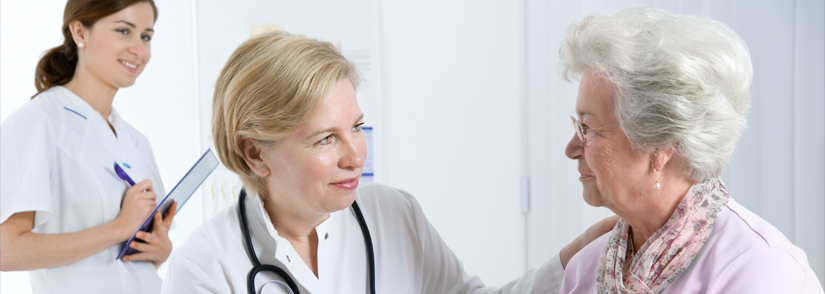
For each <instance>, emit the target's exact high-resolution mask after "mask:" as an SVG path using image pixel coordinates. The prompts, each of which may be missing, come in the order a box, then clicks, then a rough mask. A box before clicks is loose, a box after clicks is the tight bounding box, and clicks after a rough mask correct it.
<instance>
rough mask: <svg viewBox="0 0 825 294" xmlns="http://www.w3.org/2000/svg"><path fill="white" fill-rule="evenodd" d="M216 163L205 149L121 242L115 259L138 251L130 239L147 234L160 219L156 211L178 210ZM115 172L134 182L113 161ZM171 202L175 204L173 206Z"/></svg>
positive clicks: (165, 213)
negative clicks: (129, 236) (178, 180)
mask: <svg viewBox="0 0 825 294" xmlns="http://www.w3.org/2000/svg"><path fill="white" fill-rule="evenodd" d="M218 163H219V162H218V159H217V158H216V157H215V155H214V154H213V153H212V150H211V149H209V150H206V153H204V154H203V156H201V158H200V159H199V160H198V162H196V163H195V165H194V166H193V167H192V168H191V169H190V170H189V172H187V173H186V175H185V176H184V177H183V179H181V180H180V182H178V184H177V185H175V188H172V191H171V192H169V194H168V195H166V197H165V198H163V201H161V202H160V204H158V205H157V207H155V210H154V211H152V213H151V214H150V215H149V217H147V218H146V220H145V221H144V222H143V225H141V226H140V228H139V229H138V230H137V231H136V232H135V234H133V235H132V237H131V238H129V240H127V241H126V242H125V243H124V244H123V247H122V249H121V251H120V254H118V256H117V257H116V258H115V259H120V258H121V257H123V256H124V255H131V254H135V253H138V252H139V251H137V250H135V249H134V248H131V247H129V244H130V243H131V242H132V241H135V239H139V238H138V236H137V235H138V234H141V235H142V234H148V233H146V232H149V231H150V230H151V228H152V224H153V222H154V221H155V219H160V217H159V216H156V214H157V212H159V211H160V212H161V213H162V215H163V216H166V215H167V214H168V213H169V211H170V209H172V208H174V209H175V211H174V212H173V213H176V212H177V211H180V209H181V208H182V207H183V205H184V204H186V201H187V200H189V197H190V196H192V194H193V193H195V190H197V189H198V187H199V186H200V185H201V183H203V181H204V180H206V178H207V177H208V176H209V174H210V173H212V171H213V170H214V169H215V167H217V166H218ZM115 172H116V173H117V174H118V176H119V177H120V178H121V179H123V180H124V181H126V182H129V183H130V184H134V181H132V180H131V179H130V178H129V177H128V175H126V173H125V172H124V171H123V169H121V168H120V166H119V165H117V163H115ZM173 203H174V204H175V205H174V207H173ZM141 232H143V233H141Z"/></svg>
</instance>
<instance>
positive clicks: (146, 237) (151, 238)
mask: <svg viewBox="0 0 825 294" xmlns="http://www.w3.org/2000/svg"><path fill="white" fill-rule="evenodd" d="M135 237H136V238H138V239H140V240H142V241H143V242H146V243H138V244H141V245H146V244H154V243H155V242H157V239H158V238H157V236H155V234H150V233H147V232H138V233H137V234H136V236H135ZM141 251H143V250H141Z"/></svg>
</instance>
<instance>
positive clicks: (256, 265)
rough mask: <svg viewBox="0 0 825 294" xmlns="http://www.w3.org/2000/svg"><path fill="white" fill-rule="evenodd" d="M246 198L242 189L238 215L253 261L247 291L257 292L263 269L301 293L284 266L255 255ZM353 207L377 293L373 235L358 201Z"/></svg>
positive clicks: (371, 279) (373, 292) (250, 293)
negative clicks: (259, 274)
mask: <svg viewBox="0 0 825 294" xmlns="http://www.w3.org/2000/svg"><path fill="white" fill-rule="evenodd" d="M245 199H246V191H245V190H244V189H241V193H240V195H239V197H238V215H239V217H240V219H241V221H240V225H241V232H242V233H243V238H244V241H245V242H244V243H246V244H245V245H246V254H247V255H248V256H249V260H250V261H251V262H252V270H250V271H249V274H248V275H247V277H246V289H247V293H249V294H254V293H255V276H256V275H258V273H259V272H262V271H271V272H274V273H276V274H278V275H279V276H281V278H282V279H284V281H286V284H287V285H288V286H289V289H290V290H292V293H294V294H300V293H301V292H300V290H298V285H297V284H295V281H294V280H293V279H292V277H291V276H290V275H289V273H287V272H286V271H284V270H283V269H282V268H280V267H277V266H274V265H271V264H261V262H260V261H259V260H258V256H257V255H255V248H254V247H253V246H252V237H251V236H250V234H249V227H248V225H247V222H246V220H247V219H246V203H244V200H245ZM352 209H353V211H355V217H356V219H357V220H358V224H359V225H360V226H361V233H362V234H363V235H364V244H365V245H366V247H367V248H366V249H367V261H368V262H369V275H370V285H369V286H370V294H375V253H374V251H373V247H372V237H371V236H370V230H369V228H368V227H367V222H366V220H365V219H364V214H362V213H361V208H360V207H358V203H356V202H355V201H353V202H352Z"/></svg>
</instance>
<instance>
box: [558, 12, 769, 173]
mask: <svg viewBox="0 0 825 294" xmlns="http://www.w3.org/2000/svg"><path fill="white" fill-rule="evenodd" d="M559 55H560V56H561V60H562V70H563V74H564V77H565V79H567V80H568V81H570V80H571V79H580V78H581V76H582V75H583V74H584V73H585V72H588V71H595V72H596V73H598V74H600V75H601V76H602V77H604V78H605V79H607V80H608V81H609V82H610V83H611V84H612V85H613V87H614V89H615V91H616V98H615V99H616V103H615V105H616V108H615V111H614V113H615V115H616V118H617V119H618V121H619V123H620V125H621V128H622V130H623V131H624V132H625V134H626V135H627V137H628V138H629V139H630V143H631V145H632V146H633V147H634V148H636V149H641V150H646V151H654V150H656V148H659V147H662V146H664V145H667V144H675V146H676V150H677V155H679V156H682V158H684V159H685V161H686V162H687V165H686V166H685V171H684V172H685V175H686V176H687V177H689V178H691V179H694V180H703V179H706V178H709V177H718V176H719V175H721V173H722V171H723V170H724V169H725V167H726V166H727V164H728V161H729V160H730V156H731V154H732V153H733V150H734V149H735V147H736V142H737V141H738V140H739V137H740V136H741V135H742V132H743V131H744V130H745V127H746V125H747V116H748V112H749V111H750V85H751V80H752V77H753V66H752V65H751V61H750V54H749V53H748V48H747V45H745V42H744V41H743V40H742V38H740V37H739V36H738V35H737V34H736V33H735V32H734V31H733V30H732V29H730V28H729V27H728V26H726V25H724V24H722V23H720V22H717V21H714V20H711V19H708V18H705V17H699V16H686V15H675V14H672V13H670V12H667V11H665V10H663V9H658V8H628V9H624V10H622V11H619V12H618V13H616V14H613V15H611V16H603V15H597V14H593V15H590V16H588V17H586V18H585V19H584V20H582V21H581V22H578V23H573V24H572V25H571V26H570V27H569V28H568V29H567V34H566V36H565V40H564V42H563V43H562V45H561V49H560V50H559Z"/></svg>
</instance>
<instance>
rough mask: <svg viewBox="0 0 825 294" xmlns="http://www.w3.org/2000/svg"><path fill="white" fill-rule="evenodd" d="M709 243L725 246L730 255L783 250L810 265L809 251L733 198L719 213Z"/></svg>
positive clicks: (791, 256) (720, 246)
mask: <svg viewBox="0 0 825 294" xmlns="http://www.w3.org/2000/svg"><path fill="white" fill-rule="evenodd" d="M708 243H709V244H710V246H712V247H719V248H725V249H726V250H725V251H727V254H728V255H731V254H736V255H743V254H746V253H747V252H749V251H752V250H775V251H782V252H786V255H787V256H788V257H789V258H792V259H803V261H805V265H807V258H803V257H804V255H805V253H804V252H803V251H802V250H801V249H799V247H796V245H794V244H793V243H792V242H791V241H790V240H788V238H787V237H785V235H784V234H782V232H780V231H779V230H778V229H777V228H776V227H774V226H773V225H771V224H770V223H768V222H767V221H765V220H764V219H762V218H761V217H759V216H758V215H756V214H755V213H753V212H751V211H750V210H748V209H746V208H745V207H744V206H742V205H740V204H739V203H737V202H736V201H734V200H733V199H731V201H730V203H728V205H727V207H726V208H725V209H724V210H722V212H720V213H719V218H718V219H717V222H716V224H715V225H714V228H713V232H712V233H711V236H710V237H709V238H708ZM706 246H707V245H706Z"/></svg>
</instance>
